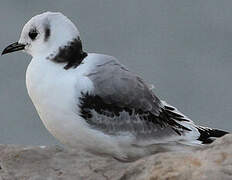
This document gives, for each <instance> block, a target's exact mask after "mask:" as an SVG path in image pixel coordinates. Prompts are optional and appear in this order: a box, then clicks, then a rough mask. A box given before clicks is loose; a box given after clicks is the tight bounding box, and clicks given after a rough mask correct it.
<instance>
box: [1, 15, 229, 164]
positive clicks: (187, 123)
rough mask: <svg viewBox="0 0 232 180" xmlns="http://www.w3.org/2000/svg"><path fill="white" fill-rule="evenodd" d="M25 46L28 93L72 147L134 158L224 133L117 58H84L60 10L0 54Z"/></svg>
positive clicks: (33, 23) (31, 25)
mask: <svg viewBox="0 0 232 180" xmlns="http://www.w3.org/2000/svg"><path fill="white" fill-rule="evenodd" d="M16 47H17V48H16ZM22 47H23V49H24V50H25V51H26V52H27V53H29V54H30V55H31V56H32V57H33V58H32V60H31V62H30V64H29V66H28V68H27V72H26V85H27V90H28V94H29V96H30V98H31V100H32V102H33V104H34V105H35V108H36V110H37V112H38V114H39V116H40V118H41V120H42V121H43V123H44V125H45V127H46V128H47V129H48V130H49V132H50V133H51V134H52V135H53V136H55V137H56V138H57V139H59V140H60V141H61V142H62V143H64V144H67V145H69V146H70V147H72V148H75V149H78V148H81V149H84V150H87V151H89V152H92V153H95V154H101V155H110V156H112V157H114V158H116V159H118V160H122V161H129V160H135V159H137V158H139V157H142V156H145V155H148V154H151V153H155V152H160V151H168V150H180V149H182V148H184V147H189V146H196V145H199V144H202V142H203V143H210V142H211V141H212V140H211V136H212V137H220V136H222V135H224V134H226V132H224V131H220V130H215V129H210V128H203V127H199V126H196V125H195V124H194V123H193V122H192V121H191V120H190V119H189V118H187V117H186V116H185V115H183V114H182V113H180V112H179V111H178V110H177V109H176V108H175V107H173V106H170V105H169V104H167V103H166V102H164V101H160V100H159V99H158V98H157V97H156V96H155V94H154V92H152V91H151V90H150V89H149V87H148V85H147V84H146V83H145V82H144V81H143V80H142V79H141V78H140V77H138V76H137V75H136V74H134V73H132V72H130V71H129V70H128V69H127V68H126V67H125V66H123V65H122V64H120V63H119V61H118V60H117V59H115V58H114V57H111V56H107V55H102V54H95V53H88V54H87V53H85V52H84V51H83V50H82V44H81V40H80V34H79V31H78V29H77V28H76V27H75V25H74V24H73V23H72V22H71V21H70V20H69V19H68V18H67V17H65V16H64V15H62V14H61V13H51V12H46V13H43V14H40V15H37V16H35V17H33V18H32V19H31V20H30V21H28V22H27V23H26V25H25V26H24V28H23V31H22V33H21V37H20V39H19V42H18V43H16V44H14V45H11V46H9V47H7V48H6V49H5V50H4V51H3V54H5V53H8V52H13V51H16V50H21V49H22Z"/></svg>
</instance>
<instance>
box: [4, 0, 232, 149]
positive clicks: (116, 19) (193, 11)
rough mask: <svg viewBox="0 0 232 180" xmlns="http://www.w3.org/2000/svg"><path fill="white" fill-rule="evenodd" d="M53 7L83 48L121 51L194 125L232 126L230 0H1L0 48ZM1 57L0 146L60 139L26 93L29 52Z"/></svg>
mask: <svg viewBox="0 0 232 180" xmlns="http://www.w3.org/2000/svg"><path fill="white" fill-rule="evenodd" d="M48 10H49V11H60V12H62V13H63V14H65V15H66V16H68V17H69V18H70V19H71V20H72V21H73V22H74V23H75V24H76V25H77V26H78V28H79V30H80V32H81V39H82V41H83V45H84V49H85V50H87V51H89V52H98V53H104V54H110V55H113V56H115V57H117V58H118V59H119V60H120V61H121V62H122V63H124V64H125V65H127V66H128V67H129V68H130V69H131V70H133V71H135V72H137V73H138V74H140V75H141V76H142V77H143V78H144V79H145V80H146V81H147V82H148V83H152V84H154V85H155V87H156V89H155V91H156V92H157V95H158V96H159V97H162V99H165V100H166V101H168V102H169V103H170V104H172V105H175V106H176V107H178V108H179V109H180V110H181V111H182V112H183V113H185V114H186V115H188V116H189V117H190V118H191V119H193V120H194V121H195V122H196V123H198V124H201V125H204V126H210V127H217V128H221V129H226V130H229V131H232V118H231V113H232V94H231V91H232V82H231V79H232V1H230V0H227V1H226V0H220V1H218V0H204V1H202V0H187V1H186V0H176V1H169V0H156V1H154V0H147V1H141V0H127V1H125V0H117V1H115V0H94V1H93V0H84V1H83V0H82V1H81V0H68V1H63V0H56V1H53V0H46V1H45V0H44V1H30V0H20V1H17V0H5V1H3V0H0V22H1V25H0V27H1V28H0V37H1V41H0V49H3V48H4V47H6V46H7V45H8V44H10V43H12V42H15V41H17V40H18V38H19V35H20V33H21V29H22V27H23V25H24V24H25V23H26V22H27V21H28V20H29V19H30V18H31V17H32V16H34V15H36V14H39V13H42V12H44V11H48ZM0 58H1V60H0V128H1V129H0V144H2V143H16V144H33V145H34V144H45V145H46V144H55V143H58V142H57V141H56V140H55V139H54V138H53V137H52V136H51V135H50V134H49V133H48V132H47V130H46V129H45V127H44V126H43V124H42V122H41V120H40V119H39V117H38V115H37V113H36V111H35V109H34V107H33V105H32V102H31V101H30V99H29V97H28V95H27V91H26V87H25V71H26V68H27V65H28V64H29V62H30V59H31V58H30V57H29V56H28V55H26V54H23V53H14V54H10V55H6V56H2V57H0ZM48 93H49V92H48Z"/></svg>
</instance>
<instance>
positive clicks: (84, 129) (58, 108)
mask: <svg viewBox="0 0 232 180" xmlns="http://www.w3.org/2000/svg"><path fill="white" fill-rule="evenodd" d="M89 58H91V56H90V57H89ZM41 59H42V58H40V59H35V58H34V59H32V61H31V63H30V64H29V66H28V68H27V73H26V85H27V90H28V93H29V96H30V98H31V99H32V102H33V104H34V105H35V107H36V110H37V112H38V114H39V116H40V118H41V120H42V121H43V123H44V125H45V127H46V128H47V129H48V130H49V131H50V133H51V134H52V135H53V136H55V137H56V138H57V139H59V140H60V141H61V142H62V143H64V144H68V145H69V146H71V147H74V148H77V147H81V148H85V149H96V150H97V149H98V150H97V151H98V152H99V151H100V152H104V151H106V149H107V150H108V151H109V153H112V151H116V150H117V147H115V146H116V144H115V143H114V142H112V139H111V137H109V136H108V135H105V134H103V133H101V132H98V131H95V130H92V129H90V128H89V127H88V125H87V124H86V122H85V120H84V119H83V118H82V117H80V116H79V115H78V111H79V109H78V108H79V107H78V97H79V96H80V93H81V92H82V91H83V92H85V91H91V90H92V89H93V83H92V81H91V80H90V79H89V78H88V77H87V76H85V74H86V73H88V71H89V69H90V68H91V66H92V65H91V64H88V63H84V64H82V65H80V66H78V67H77V68H75V69H69V70H65V69H63V66H62V65H61V64H56V63H54V62H52V61H49V60H46V59H43V60H41ZM86 59H87V58H86Z"/></svg>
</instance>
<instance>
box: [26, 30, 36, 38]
mask: <svg viewBox="0 0 232 180" xmlns="http://www.w3.org/2000/svg"><path fill="white" fill-rule="evenodd" d="M37 35H38V32H37V31H36V30H35V29H33V30H31V31H30V32H29V33H28V36H29V37H30V38H31V39H32V40H34V39H35V38H36V36H37Z"/></svg>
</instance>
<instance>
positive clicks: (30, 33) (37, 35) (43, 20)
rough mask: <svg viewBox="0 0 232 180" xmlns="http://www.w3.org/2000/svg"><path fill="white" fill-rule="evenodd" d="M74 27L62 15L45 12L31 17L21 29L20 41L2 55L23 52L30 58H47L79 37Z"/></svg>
mask: <svg viewBox="0 0 232 180" xmlns="http://www.w3.org/2000/svg"><path fill="white" fill-rule="evenodd" d="M79 35H80V34H79V31H78V29H77V28H76V26H75V25H74V24H73V23H72V22H71V21H70V20H69V19H68V18H67V17H66V16H64V15H63V14H62V13H57V12H55V13H54V12H45V13H42V14H39V15H37V16H34V17H32V18H31V19H30V20H29V21H28V22H27V23H26V24H25V25H24V27H23V30H22V33H21V36H20V39H19V41H18V42H17V43H14V44H11V45H10V46H8V47H7V48H6V49H4V51H3V53H2V54H6V53H10V52H13V51H18V50H24V51H25V52H27V53H28V54H30V55H31V56H33V57H35V56H49V55H50V54H51V53H56V51H57V50H58V49H59V48H60V47H62V46H65V45H67V43H68V42H70V41H72V40H73V39H75V38H78V37H79Z"/></svg>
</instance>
